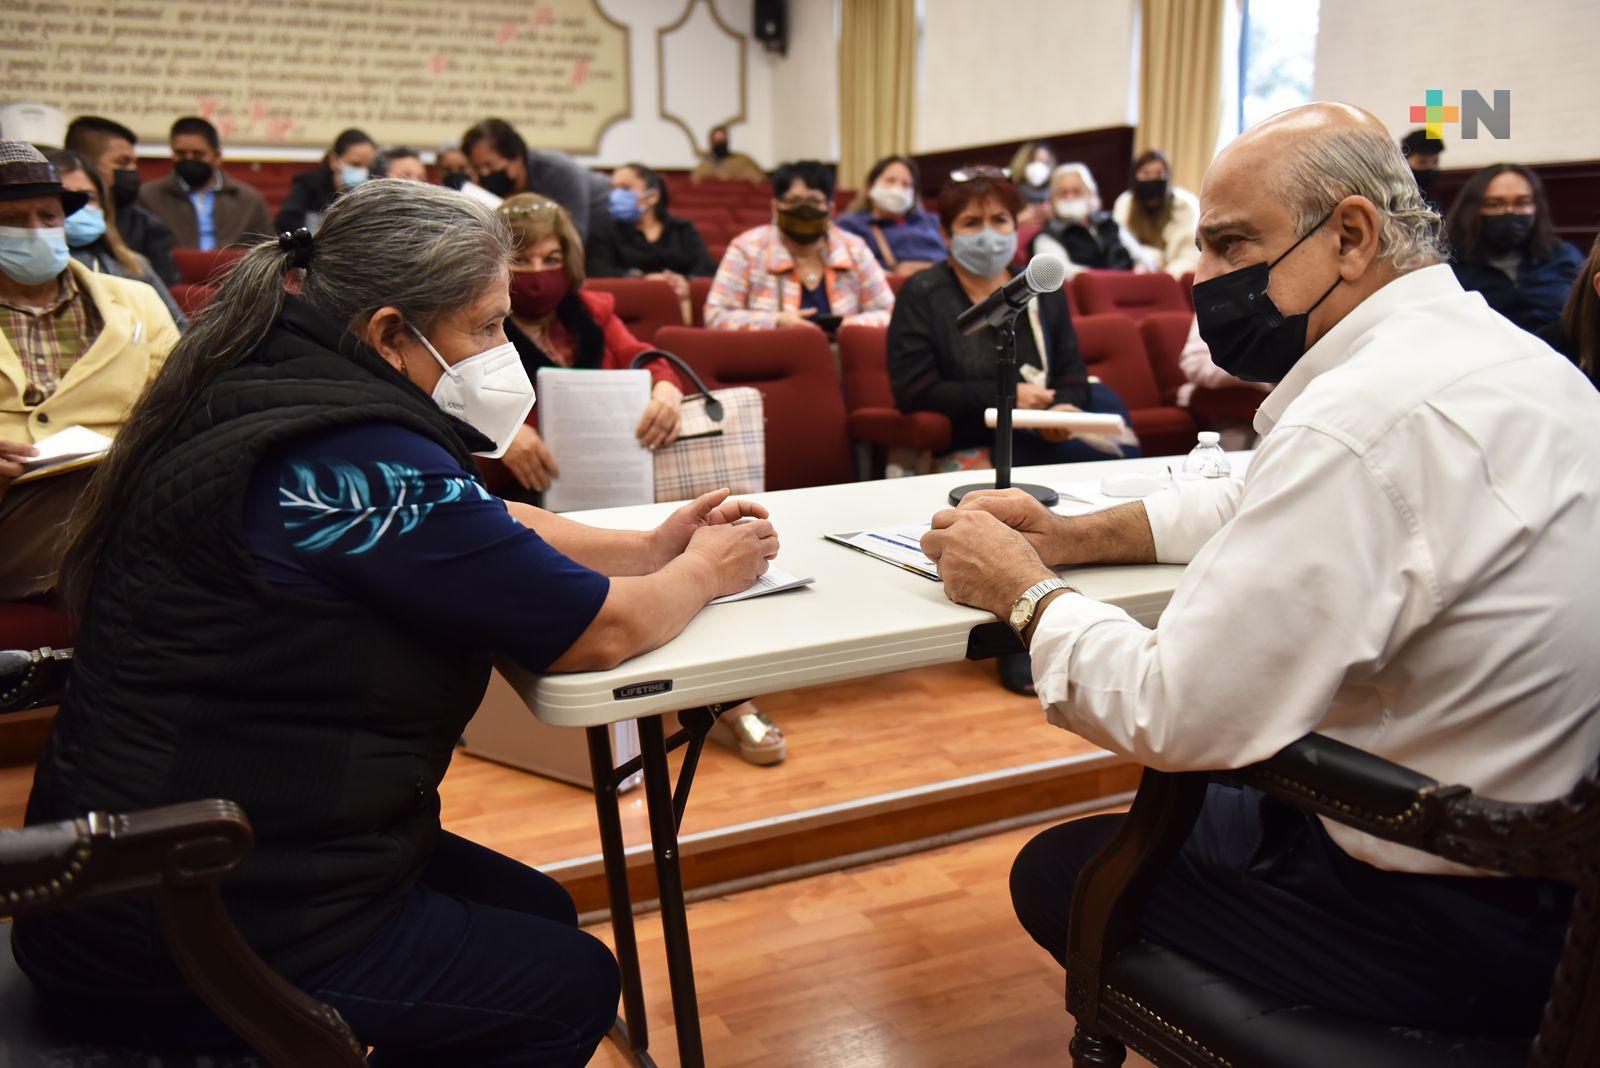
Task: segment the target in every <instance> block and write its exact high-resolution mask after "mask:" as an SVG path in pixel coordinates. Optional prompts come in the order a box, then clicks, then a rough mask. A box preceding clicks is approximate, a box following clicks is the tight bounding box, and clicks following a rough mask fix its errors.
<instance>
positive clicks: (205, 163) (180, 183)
mask: <svg viewBox="0 0 1600 1068" xmlns="http://www.w3.org/2000/svg"><path fill="white" fill-rule="evenodd" d="M168 143H169V144H170V145H171V148H172V173H171V174H169V175H167V176H166V177H165V178H156V179H153V180H151V181H148V182H146V183H144V186H143V187H142V188H141V189H140V190H139V202H140V203H141V204H143V205H144V206H145V207H147V208H149V209H150V210H151V211H153V212H155V213H156V214H157V215H159V216H161V221H162V222H164V223H166V224H167V227H168V229H170V230H171V231H172V241H173V244H174V245H175V246H176V247H177V248H197V249H200V250H201V251H203V252H211V251H213V250H214V249H219V248H228V247H229V246H231V245H250V244H254V243H255V242H257V241H261V240H263V239H264V238H267V237H270V236H271V233H272V218H271V216H270V215H268V214H267V202H266V200H265V199H264V198H263V197H262V196H261V194H260V192H258V191H257V190H256V188H255V186H253V185H246V184H245V183H244V182H241V181H239V180H238V179H237V178H235V177H233V176H232V175H231V174H228V173H227V172H225V171H224V170H223V169H222V139H221V138H220V137H219V136H218V135H217V128H216V127H215V126H213V125H211V123H209V122H207V121H206V120H205V119H202V118H199V117H197V116H194V115H189V116H186V117H184V118H181V119H179V120H178V121H177V122H175V123H173V124H172V133H171V134H170V135H169V137H168Z"/></svg>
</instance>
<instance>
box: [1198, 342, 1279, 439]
mask: <svg viewBox="0 0 1600 1068" xmlns="http://www.w3.org/2000/svg"><path fill="white" fill-rule="evenodd" d="M1178 368H1179V369H1180V370H1181V371H1183V377H1184V378H1185V379H1187V381H1185V382H1184V384H1183V385H1181V386H1179V387H1178V396H1177V403H1178V407H1180V408H1187V407H1189V403H1190V401H1192V400H1193V399H1194V391H1195V390H1197V389H1256V390H1260V391H1261V392H1262V393H1271V392H1272V386H1271V385H1270V384H1269V383H1266V382H1246V381H1245V380H1244V379H1242V378H1235V377H1234V376H1233V375H1230V374H1229V373H1228V372H1226V371H1224V370H1223V369H1222V368H1220V367H1218V366H1217V363H1216V361H1215V360H1213V359H1212V358H1211V346H1209V345H1207V344H1206V340H1205V338H1203V337H1201V336H1200V320H1199V319H1196V320H1195V321H1194V323H1193V324H1192V325H1190V327H1189V339H1188V340H1187V341H1185V342H1184V343H1183V351H1181V352H1179V353H1178ZM1210 429H1212V430H1215V431H1217V433H1218V434H1220V435H1221V436H1222V447H1223V448H1224V449H1227V450H1229V451H1237V450H1242V449H1248V448H1250V446H1251V445H1252V444H1253V443H1254V442H1255V440H1256V432H1255V428H1254V426H1252V425H1251V424H1249V423H1221V424H1213V425H1212V426H1211V428H1210Z"/></svg>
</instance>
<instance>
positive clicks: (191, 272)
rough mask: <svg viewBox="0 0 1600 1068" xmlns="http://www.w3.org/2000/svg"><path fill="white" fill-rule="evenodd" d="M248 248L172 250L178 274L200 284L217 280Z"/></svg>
mask: <svg viewBox="0 0 1600 1068" xmlns="http://www.w3.org/2000/svg"><path fill="white" fill-rule="evenodd" d="M246 251H247V250H246V249H244V248H239V247H235V248H219V249H217V250H215V251H214V252H202V251H200V250H199V249H197V248H175V249H173V250H172V261H173V263H175V264H177V266H178V274H180V275H182V276H183V280H184V281H185V282H188V283H189V284H190V285H199V284H201V283H203V282H217V281H220V280H221V278H222V276H223V275H224V274H226V273H228V268H229V267H231V266H233V264H234V262H235V261H237V260H238V259H240V258H241V257H242V256H243V255H244V254H245V252H246Z"/></svg>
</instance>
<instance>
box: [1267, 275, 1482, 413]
mask: <svg viewBox="0 0 1600 1068" xmlns="http://www.w3.org/2000/svg"><path fill="white" fill-rule="evenodd" d="M1461 291H1462V290H1461V283H1460V282H1457V281H1456V276H1455V272H1454V271H1452V270H1451V269H1450V265H1449V264H1446V263H1436V264H1434V265H1433V266H1431V267H1422V268H1419V269H1418V270H1415V271H1409V272H1407V273H1405V274H1403V275H1401V276H1400V277H1398V278H1396V279H1395V280H1394V281H1392V282H1390V283H1388V284H1387V285H1385V286H1383V287H1382V288H1381V289H1379V290H1378V291H1377V292H1375V293H1373V294H1372V295H1371V296H1369V297H1368V298H1367V299H1366V300H1364V301H1362V302H1361V303H1360V304H1357V305H1356V306H1355V307H1354V308H1351V309H1350V311H1349V312H1348V313H1346V315H1345V317H1344V318H1343V319H1340V320H1339V321H1338V322H1337V323H1334V324H1333V328H1332V329H1331V330H1329V331H1328V332H1327V333H1326V334H1323V335H1322V337H1320V338H1318V339H1317V343H1316V344H1315V345H1312V346H1311V347H1310V348H1309V349H1307V350H1306V354H1305V355H1304V356H1302V357H1300V359H1299V361H1298V362H1297V363H1296V364H1295V365H1294V366H1293V367H1292V368H1290V370H1289V373H1288V374H1287V375H1285V376H1284V379H1283V381H1282V382H1279V383H1278V384H1277V386H1275V387H1274V388H1273V390H1272V392H1271V393H1269V394H1267V399H1266V400H1264V401H1262V402H1261V407H1260V408H1258V409H1257V410H1256V417H1255V429H1256V433H1257V434H1261V435H1263V436H1265V435H1266V433H1267V432H1268V431H1270V430H1271V429H1272V428H1273V427H1274V426H1276V425H1277V424H1278V421H1279V420H1280V419H1282V418H1283V413H1284V410H1285V409H1287V408H1288V407H1289V405H1290V404H1292V403H1293V402H1294V400H1295V398H1296V397H1298V396H1300V394H1301V393H1304V392H1305V388H1306V387H1307V386H1308V385H1310V384H1311V380H1312V379H1313V378H1316V377H1317V376H1318V375H1320V374H1322V373H1323V372H1324V371H1331V370H1333V369H1334V368H1335V367H1338V366H1339V365H1340V364H1342V363H1344V362H1345V361H1346V360H1348V359H1349V358H1350V357H1351V356H1352V355H1353V354H1354V353H1355V351H1356V350H1357V349H1358V348H1360V342H1361V340H1362V339H1363V338H1365V337H1366V336H1367V334H1368V333H1370V332H1371V331H1372V330H1373V329H1374V328H1376V327H1377V326H1378V325H1379V324H1381V323H1382V322H1383V321H1384V320H1385V319H1387V318H1389V317H1390V316H1391V315H1394V314H1395V313H1397V312H1400V311H1404V310H1406V309H1407V308H1408V307H1414V306H1416V305H1418V304H1425V303H1428V302H1430V301H1434V300H1438V299H1440V298H1442V297H1449V296H1453V295H1459V294H1460V293H1461Z"/></svg>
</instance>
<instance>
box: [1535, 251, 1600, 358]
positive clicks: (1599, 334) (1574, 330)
mask: <svg viewBox="0 0 1600 1068" xmlns="http://www.w3.org/2000/svg"><path fill="white" fill-rule="evenodd" d="M1539 336H1540V337H1541V338H1543V339H1544V340H1545V341H1546V342H1548V343H1549V344H1550V347H1551V348H1553V349H1555V350H1556V351H1557V352H1559V353H1561V354H1562V355H1563V356H1565V357H1566V358H1567V359H1569V360H1571V361H1572V362H1573V363H1575V364H1577V365H1578V367H1579V368H1580V369H1581V370H1582V371H1583V373H1584V374H1586V375H1588V376H1589V381H1591V382H1594V383H1595V384H1596V385H1597V386H1600V237H1596V238H1595V239H1594V244H1593V245H1591V246H1590V248H1589V260H1588V262H1587V263H1585V264H1584V265H1583V269H1582V270H1581V271H1579V272H1578V277H1577V278H1576V279H1574V280H1573V283H1572V292H1571V293H1570V294H1568V296H1567V306H1566V308H1565V310H1563V311H1562V313H1561V318H1559V319H1557V320H1556V321H1555V322H1553V323H1551V324H1550V325H1549V326H1547V327H1545V328H1544V329H1543V330H1540V331H1539Z"/></svg>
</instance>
